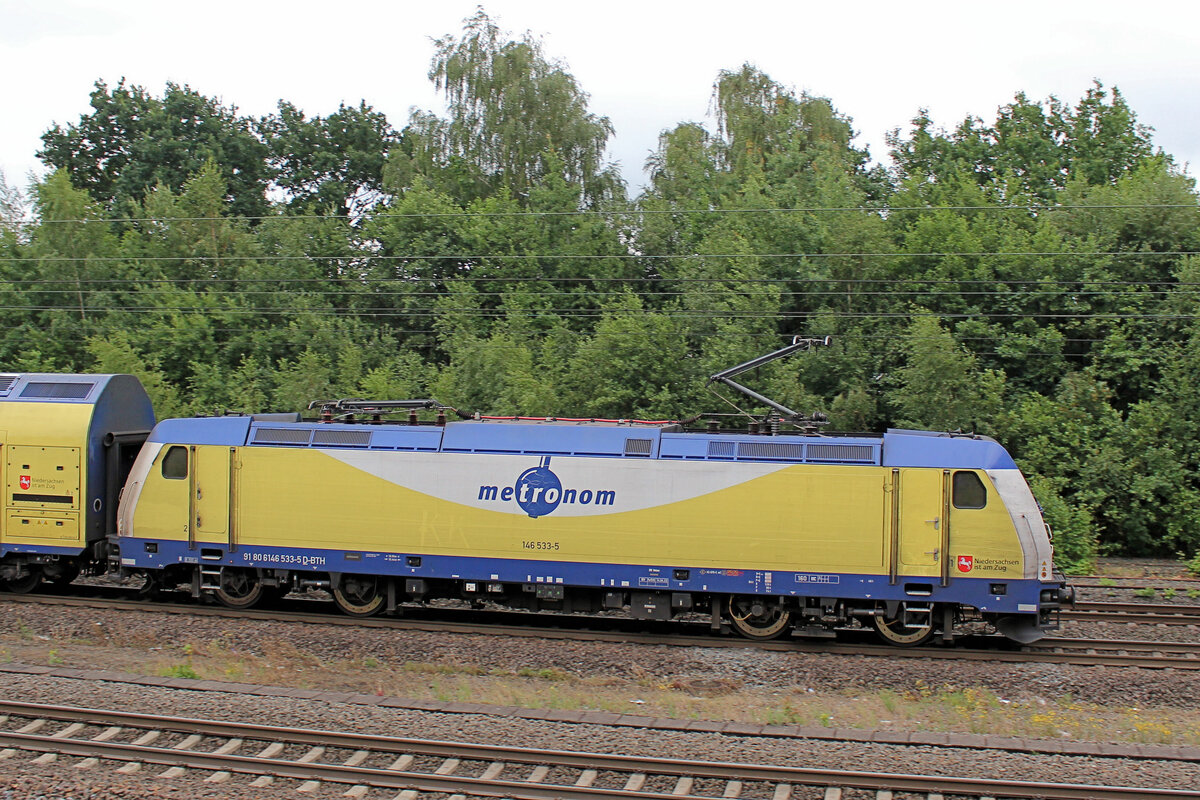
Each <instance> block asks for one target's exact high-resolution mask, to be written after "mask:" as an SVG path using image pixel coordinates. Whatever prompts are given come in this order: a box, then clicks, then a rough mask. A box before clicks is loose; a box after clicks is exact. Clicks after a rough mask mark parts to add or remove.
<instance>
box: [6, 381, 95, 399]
mask: <svg viewBox="0 0 1200 800" xmlns="http://www.w3.org/2000/svg"><path fill="white" fill-rule="evenodd" d="M95 385H96V384H94V383H48V382H38V383H31V384H29V385H28V386H26V387H25V389H24V390H23V391H22V392H21V397H29V398H36V399H42V400H82V399H83V398H85V397H87V396H88V395H89V394H91V391H92V387H93V386H95Z"/></svg>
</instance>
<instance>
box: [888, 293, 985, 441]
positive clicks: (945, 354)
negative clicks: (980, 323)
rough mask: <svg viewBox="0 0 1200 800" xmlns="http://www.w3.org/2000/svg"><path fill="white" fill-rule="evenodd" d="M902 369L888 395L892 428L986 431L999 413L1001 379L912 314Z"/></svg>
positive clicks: (932, 322)
mask: <svg viewBox="0 0 1200 800" xmlns="http://www.w3.org/2000/svg"><path fill="white" fill-rule="evenodd" d="M903 348H904V353H905V356H906V360H905V364H904V366H903V367H901V368H900V369H899V370H897V374H896V381H897V386H896V387H895V388H894V389H893V390H892V391H891V392H889V394H888V399H889V401H890V402H891V403H892V405H893V407H894V408H895V409H896V416H897V418H898V419H897V423H896V424H897V425H899V426H901V427H910V428H925V429H929V430H937V431H954V430H962V431H976V432H981V433H983V432H988V431H989V430H990V429H991V427H992V421H993V420H994V419H995V418H996V415H997V413H998V412H999V411H1000V408H1001V405H1002V402H1001V398H1002V393H1003V390H1004V375H1003V374H1002V373H998V372H995V371H993V370H981V369H979V367H978V366H977V364H976V361H975V357H974V356H972V355H971V354H970V353H969V352H966V351H965V350H964V349H963V348H962V347H960V346H959V345H958V344H957V343H956V342H955V341H954V338H953V337H952V336H951V335H950V334H949V333H948V332H947V331H946V330H945V329H944V328H942V326H941V325H940V324H938V321H937V320H936V319H935V318H934V317H932V316H930V315H928V313H927V312H923V311H922V310H920V309H917V310H916V311H915V313H914V316H913V319H912V322H911V323H910V325H909V329H908V333H907V336H906V338H905V341H904V343H903Z"/></svg>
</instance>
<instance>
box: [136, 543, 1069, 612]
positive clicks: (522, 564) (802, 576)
mask: <svg viewBox="0 0 1200 800" xmlns="http://www.w3.org/2000/svg"><path fill="white" fill-rule="evenodd" d="M150 550H153V551H154V552H149V551H150ZM414 557H419V559H420V560H419V566H412V564H411V561H410V559H413V558H414ZM180 564H185V565H186V564H205V565H207V566H228V567H252V568H261V569H286V570H291V571H294V572H339V573H353V574H362V575H381V576H391V577H397V578H425V579H445V580H468V581H483V582H489V581H490V582H497V583H523V584H524V583H528V584H552V585H560V586H564V587H568V586H569V587H584V588H591V589H599V590H604V591H662V592H696V593H705V594H739V595H764V596H773V597H828V598H835V599H841V600H857V601H867V602H875V601H888V600H900V601H908V602H918V603H927V602H934V603H952V604H958V605H965V606H971V607H974V608H977V609H979V610H980V611H981V612H985V613H989V614H1036V613H1037V612H1038V608H1039V599H1040V597H1041V591H1042V589H1044V588H1047V587H1048V585H1047V584H1043V583H1041V582H1040V581H1036V580H1026V579H1019V580H1012V581H1007V582H1005V581H998V580H997V579H995V578H986V579H985V578H958V577H952V578H951V579H950V582H949V585H948V586H940V585H939V579H938V578H937V577H903V576H902V577H901V578H899V580H898V581H897V583H896V584H894V585H892V584H890V583H889V578H888V576H887V575H859V574H840V573H805V572H799V573H798V572H791V571H789V572H783V571H767V570H740V569H713V568H711V567H699V568H697V567H691V566H688V565H687V564H676V565H662V566H655V565H631V564H593V563H583V562H569V561H552V560H526V559H505V558H478V557H470V556H442V555H426V554H422V553H378V552H355V551H344V550H322V549H313V548H289V547H259V546H244V545H243V546H238V547H237V549H235V550H233V551H230V550H229V549H228V547H227V546H225V545H221V544H205V543H198V544H197V545H196V546H195V547H194V548H190V547H189V546H188V544H187V543H186V542H180V541H168V540H150V539H130V538H126V539H121V565H122V567H124V568H126V569H136V570H160V569H165V568H167V567H172V566H176V565H180ZM1054 585H1056V586H1057V584H1054ZM1000 587H1003V594H998V593H993V589H998V588H1000Z"/></svg>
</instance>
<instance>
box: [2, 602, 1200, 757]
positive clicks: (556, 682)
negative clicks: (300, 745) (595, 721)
mask: <svg viewBox="0 0 1200 800" xmlns="http://www.w3.org/2000/svg"><path fill="white" fill-rule="evenodd" d="M0 662H20V663H28V664H44V665H49V666H65V667H76V668H93V669H95V668H103V669H113V670H120V671H125V672H130V673H134V674H154V675H159V676H165V677H181V678H200V679H205V680H217V681H236V682H243V683H259V684H267V685H274V686H287V687H295V688H306V689H322V690H328V691H349V692H358V693H365V694H378V695H390V696H397V697H405V698H414V699H421V700H439V701H452V700H457V701H464V702H473V703H487V704H495V705H512V706H520V707H526V708H553V709H561V710H596V711H612V712H617V713H622V714H638V715H642V716H649V717H674V718H681V719H710V720H732V721H738V722H752V723H768V724H781V725H807V726H822V727H830V728H834V727H836V728H856V729H863V730H874V729H887V730H908V731H915V730H921V731H936V732H963V733H981V734H999V735H1008V736H1023V737H1036V738H1048V739H1064V738H1065V739H1072V740H1077V741H1105V742H1138V743H1164V744H1190V745H1200V712H1196V711H1189V710H1182V709H1172V708H1158V709H1145V708H1131V707H1115V706H1109V707H1106V706H1099V705H1095V704H1091V703H1083V702H1080V701H1078V700H1076V699H1074V698H1071V697H1059V698H1053V699H1046V698H1039V697H1014V698H1006V697H1003V696H1000V695H998V694H996V693H995V692H993V691H990V690H988V689H985V688H979V687H969V686H952V685H927V684H924V683H921V682H919V681H918V682H917V684H916V685H915V686H913V687H911V688H908V689H905V690H897V689H879V690H869V691H868V690H854V691H850V690H846V691H836V690H829V689H821V690H817V689H812V688H805V687H794V688H792V689H789V690H778V691H771V690H763V689H755V688H747V687H743V686H741V685H740V684H739V683H738V682H736V681H731V680H690V679H685V678H678V679H662V678H660V677H656V676H652V675H648V674H643V673H639V672H637V671H636V670H635V671H634V672H631V673H630V674H629V675H627V676H622V677H608V678H594V677H583V676H579V675H575V674H572V673H570V672H567V671H564V670H559V669H518V670H516V671H508V670H486V669H483V668H481V667H479V666H476V665H472V664H460V663H415V662H406V663H387V662H384V661H381V660H379V659H376V658H365V659H345V660H328V659H325V660H323V659H320V658H317V657H316V656H314V655H313V654H311V653H308V652H305V651H303V650H300V649H299V648H297V647H295V646H294V645H293V644H291V643H290V642H287V641H281V640H273V641H268V642H264V643H261V646H260V647H259V652H257V653H247V652H243V651H240V650H236V649H234V648H232V647H231V646H230V645H229V644H228V643H225V642H219V641H216V642H214V641H209V642H203V641H196V642H188V643H182V644H177V645H170V646H165V647H164V646H163V641H162V640H161V639H158V638H157V637H147V639H146V640H144V641H135V640H125V641H120V642H114V641H109V640H105V639H104V638H103V637H102V636H100V635H99V634H98V636H97V637H96V638H95V639H93V638H91V637H85V638H78V637H77V638H73V639H64V640H55V639H53V638H52V637H50V636H46V635H43V634H41V633H37V632H35V631H33V630H31V629H30V628H29V627H28V626H27V625H24V624H18V625H17V626H16V628H15V629H14V628H11V627H4V626H3V625H0Z"/></svg>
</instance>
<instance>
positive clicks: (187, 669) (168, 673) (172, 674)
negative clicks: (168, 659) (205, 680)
mask: <svg viewBox="0 0 1200 800" xmlns="http://www.w3.org/2000/svg"><path fill="white" fill-rule="evenodd" d="M158 674H159V675H161V676H162V677H164V678H188V679H190V680H199V679H200V674H199V673H198V672H196V670H195V668H193V667H192V665H191V664H172V665H171V666H169V667H163V668H162V669H160V670H159V671H158Z"/></svg>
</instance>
